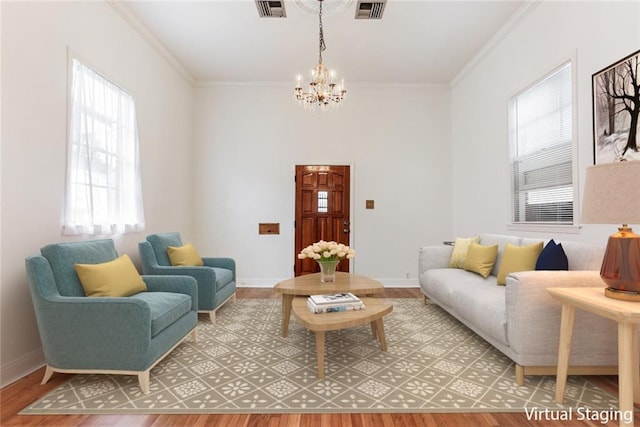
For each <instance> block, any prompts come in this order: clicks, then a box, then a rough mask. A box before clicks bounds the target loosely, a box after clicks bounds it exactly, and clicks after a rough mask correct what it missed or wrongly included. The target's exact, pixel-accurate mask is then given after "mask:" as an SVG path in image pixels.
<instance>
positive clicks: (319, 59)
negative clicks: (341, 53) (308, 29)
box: [318, 0, 327, 64]
mask: <svg viewBox="0 0 640 427" xmlns="http://www.w3.org/2000/svg"><path fill="white" fill-rule="evenodd" d="M322 3H323V0H320V12H319V13H318V20H319V21H320V25H319V29H320V47H319V49H318V62H319V63H320V64H322V52H324V51H325V50H326V49H327V45H326V44H325V43H324V29H323V27H322Z"/></svg>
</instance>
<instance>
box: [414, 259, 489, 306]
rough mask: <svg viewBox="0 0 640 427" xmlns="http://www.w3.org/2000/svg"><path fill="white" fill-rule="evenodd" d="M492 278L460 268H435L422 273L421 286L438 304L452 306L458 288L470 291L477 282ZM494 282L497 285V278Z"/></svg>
mask: <svg viewBox="0 0 640 427" xmlns="http://www.w3.org/2000/svg"><path fill="white" fill-rule="evenodd" d="M490 279H491V278H489V279H484V278H483V277H482V276H480V275H478V274H475V273H471V272H469V271H466V270H462V269H458V268H433V269H430V270H427V271H425V272H424V273H423V274H422V276H421V278H420V286H422V288H423V291H424V293H425V295H428V296H429V297H431V298H433V299H434V300H436V301H437V302H438V304H442V305H445V306H447V307H451V306H452V304H453V302H452V295H454V294H456V293H457V292H458V290H460V291H462V292H469V289H472V288H473V286H475V285H476V284H478V283H481V282H483V281H485V280H490ZM492 283H493V284H494V285H495V278H494V280H493V281H492Z"/></svg>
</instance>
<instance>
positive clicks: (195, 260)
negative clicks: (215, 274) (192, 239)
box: [167, 243, 204, 266]
mask: <svg viewBox="0 0 640 427" xmlns="http://www.w3.org/2000/svg"><path fill="white" fill-rule="evenodd" d="M167 255H168V256H169V261H170V262H171V265H185V266H200V265H204V263H203V262H202V257H201V256H200V254H199V253H198V250H197V249H196V248H195V246H193V245H192V244H191V243H186V244H185V245H183V246H167Z"/></svg>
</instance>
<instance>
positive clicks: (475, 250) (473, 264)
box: [464, 242, 498, 279]
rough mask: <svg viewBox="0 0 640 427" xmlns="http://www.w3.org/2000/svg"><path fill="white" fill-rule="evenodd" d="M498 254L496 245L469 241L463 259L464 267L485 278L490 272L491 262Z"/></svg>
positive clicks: (494, 260)
mask: <svg viewBox="0 0 640 427" xmlns="http://www.w3.org/2000/svg"><path fill="white" fill-rule="evenodd" d="M497 256H498V245H492V246H484V245H481V244H478V243H476V242H473V243H471V246H470V247H469V252H467V259H466V260H465V261H464V269H465V270H467V271H472V272H474V273H478V274H479V275H481V276H482V277H484V278H485V279H486V278H487V277H489V274H491V269H492V268H493V264H495V262H496V257H497Z"/></svg>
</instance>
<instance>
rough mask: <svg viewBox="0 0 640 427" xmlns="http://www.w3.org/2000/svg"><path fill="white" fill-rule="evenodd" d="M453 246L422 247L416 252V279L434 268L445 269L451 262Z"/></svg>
mask: <svg viewBox="0 0 640 427" xmlns="http://www.w3.org/2000/svg"><path fill="white" fill-rule="evenodd" d="M452 252H453V246H449V245H439V246H423V247H421V248H420V250H419V252H418V277H420V276H422V274H423V273H424V272H425V271H427V270H431V269H434V268H447V267H449V261H450V260H451V253H452Z"/></svg>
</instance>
